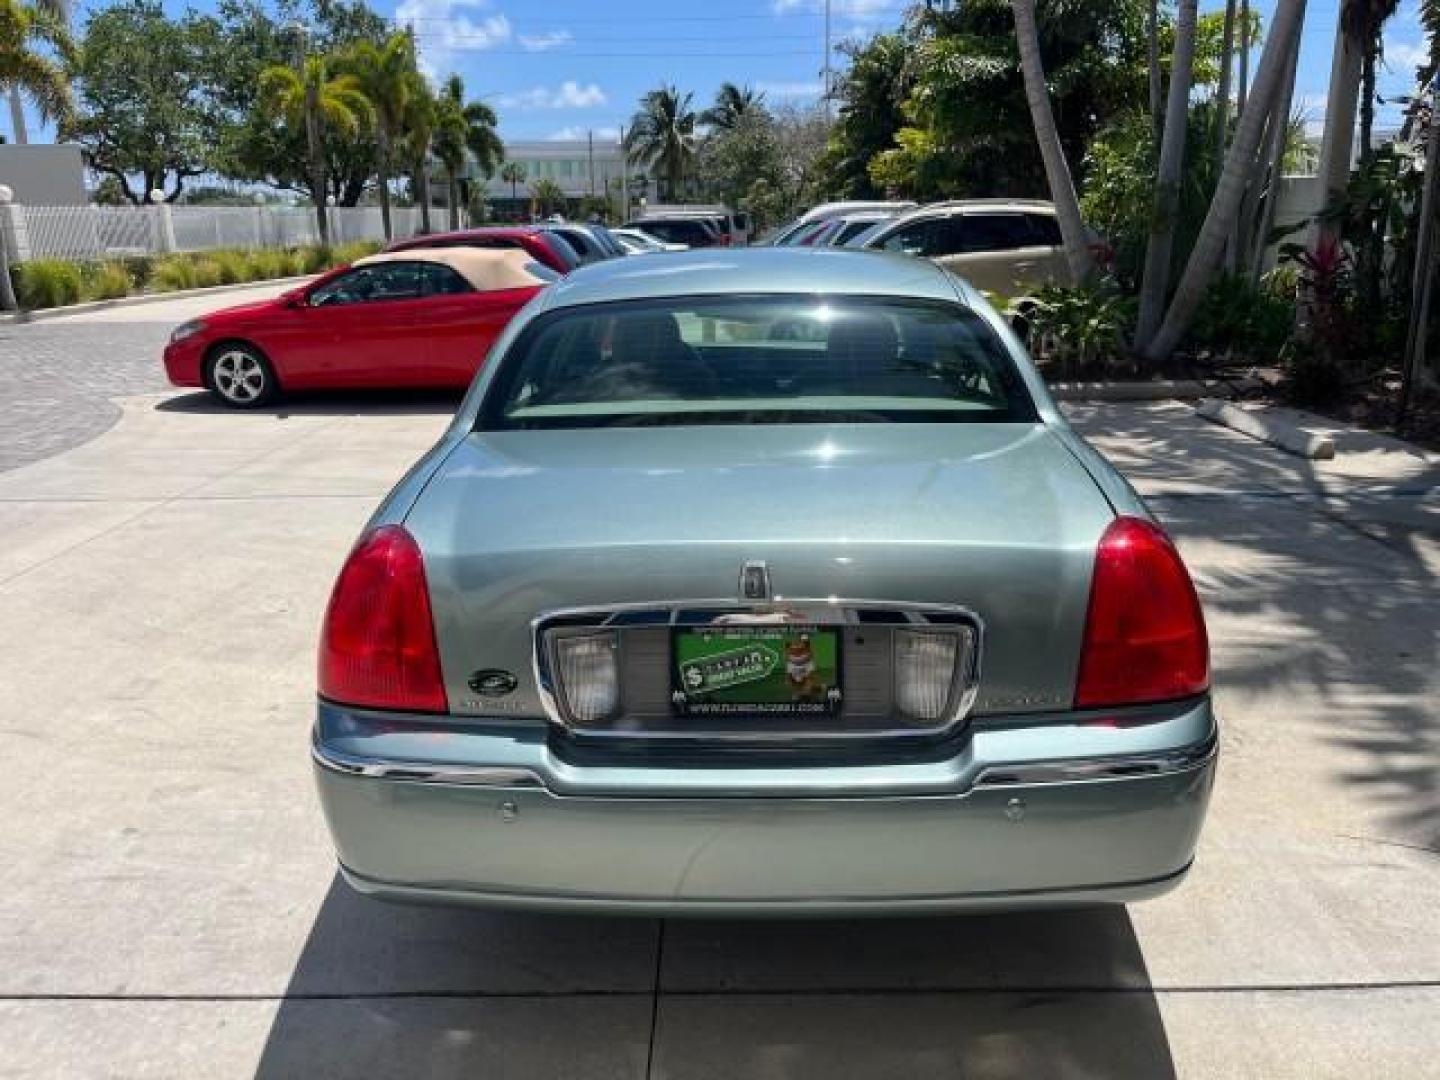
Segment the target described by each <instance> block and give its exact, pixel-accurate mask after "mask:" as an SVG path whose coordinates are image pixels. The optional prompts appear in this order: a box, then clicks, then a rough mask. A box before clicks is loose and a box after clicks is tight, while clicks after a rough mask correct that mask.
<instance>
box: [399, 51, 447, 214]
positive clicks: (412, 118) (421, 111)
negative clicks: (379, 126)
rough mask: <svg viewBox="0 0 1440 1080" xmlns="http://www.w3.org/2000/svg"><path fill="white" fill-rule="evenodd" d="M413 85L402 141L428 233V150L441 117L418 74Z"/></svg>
mask: <svg viewBox="0 0 1440 1080" xmlns="http://www.w3.org/2000/svg"><path fill="white" fill-rule="evenodd" d="M415 83H416V85H415V86H414V87H412V88H411V92H410V97H409V101H408V103H407V108H406V110H405V137H404V138H403V139H402V140H401V142H402V149H403V152H404V155H405V159H406V161H407V162H408V163H409V165H410V175H411V176H412V177H413V178H414V180H413V182H414V185H415V201H416V202H418V203H419V204H420V231H421V232H424V233H428V232H430V231H431V229H430V150H431V144H432V143H433V142H434V139H435V129H436V125H437V123H438V121H439V118H440V117H439V113H440V103H439V100H438V99H437V97H436V96H435V95H434V94H433V93H431V92H430V86H429V84H428V83H427V82H426V81H425V79H424V77H423V76H421V75H420V74H419V72H416V74H415ZM437 156H438V155H437Z"/></svg>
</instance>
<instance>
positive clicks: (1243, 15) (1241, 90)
mask: <svg viewBox="0 0 1440 1080" xmlns="http://www.w3.org/2000/svg"><path fill="white" fill-rule="evenodd" d="M1238 78H1239V85H1238V86H1237V87H1236V92H1235V115H1236V116H1239V115H1240V114H1241V113H1243V112H1244V111H1245V103H1246V101H1247V100H1248V99H1249V97H1250V0H1240V73H1239V76H1238Z"/></svg>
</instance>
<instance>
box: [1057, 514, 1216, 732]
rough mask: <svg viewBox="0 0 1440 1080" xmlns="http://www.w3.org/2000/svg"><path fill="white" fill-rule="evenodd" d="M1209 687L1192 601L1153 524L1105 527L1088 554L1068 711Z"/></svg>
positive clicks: (1175, 555)
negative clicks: (1086, 602) (1090, 566)
mask: <svg viewBox="0 0 1440 1080" xmlns="http://www.w3.org/2000/svg"><path fill="white" fill-rule="evenodd" d="M1209 685H1210V646H1209V642H1208V640H1207V638H1206V635H1205V617H1204V615H1203V614H1202V613H1201V611H1200V600H1199V598H1198V597H1197V596H1196V595H1195V586H1194V585H1193V584H1192V583H1191V581H1190V575H1189V573H1188V572H1187V571H1186V569H1185V564H1184V563H1183V562H1181V561H1180V553H1179V552H1178V551H1176V550H1175V545H1174V544H1172V543H1171V542H1170V538H1169V537H1168V536H1166V535H1165V533H1164V531H1163V530H1161V529H1160V527H1159V526H1157V525H1155V524H1153V523H1152V522H1149V521H1145V520H1143V519H1141V518H1133V517H1121V518H1117V519H1116V520H1115V521H1113V522H1111V524H1110V526H1109V528H1107V529H1106V530H1105V534H1104V536H1102V537H1101V538H1100V545H1099V547H1098V548H1097V549H1096V551H1095V571H1094V575H1093V577H1092V578H1091V582H1090V609H1089V612H1088V614H1087V615H1086V619H1085V641H1084V644H1083V646H1082V647H1081V653H1080V675H1079V678H1078V679H1077V681H1076V686H1075V706H1076V708H1081V709H1090V708H1098V707H1102V706H1111V705H1139V704H1144V703H1147V702H1155V701H1172V700H1175V699H1177V698H1183V697H1189V696H1191V695H1193V694H1199V693H1201V692H1203V691H1204V690H1205V689H1207V688H1208V687H1209Z"/></svg>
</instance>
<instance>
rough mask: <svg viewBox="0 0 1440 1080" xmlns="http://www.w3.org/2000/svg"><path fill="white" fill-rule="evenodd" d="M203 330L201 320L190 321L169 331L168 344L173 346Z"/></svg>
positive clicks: (203, 324)
mask: <svg viewBox="0 0 1440 1080" xmlns="http://www.w3.org/2000/svg"><path fill="white" fill-rule="evenodd" d="M204 329H205V323H204V321H203V320H201V319H191V320H190V321H189V322H183V323H181V324H180V325H179V326H177V327H175V329H174V330H171V331H170V344H171V345H174V344H175V343H176V342H177V341H184V340H185V339H186V338H188V337H194V336H195V335H196V334H198V333H199V332H200V331H201V330H204Z"/></svg>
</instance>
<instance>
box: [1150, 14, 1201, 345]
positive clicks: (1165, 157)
mask: <svg viewBox="0 0 1440 1080" xmlns="http://www.w3.org/2000/svg"><path fill="white" fill-rule="evenodd" d="M1198 14H1199V3H1198V0H1180V3H1179V5H1178V7H1177V8H1176V19H1175V52H1174V54H1173V55H1172V57H1171V59H1170V94H1169V97H1168V98H1167V99H1166V102H1165V134H1164V136H1163V137H1162V138H1161V140H1160V165H1159V168H1158V170H1157V171H1156V176H1155V208H1154V210H1153V211H1152V214H1151V217H1150V239H1149V241H1148V242H1147V243H1146V245H1145V271H1144V276H1143V277H1141V279H1140V317H1139V321H1138V323H1137V325H1136V328H1135V344H1136V345H1137V346H1138V347H1139V348H1140V349H1141V350H1144V348H1145V346H1146V344H1147V343H1148V342H1149V341H1150V339H1151V338H1152V337H1154V336H1155V330H1156V328H1157V327H1159V325H1160V317H1161V316H1162V315H1163V314H1164V313H1165V299H1166V294H1167V293H1168V292H1169V290H1170V261H1171V258H1172V256H1173V255H1174V252H1175V221H1176V218H1177V217H1178V215H1179V209H1180V182H1181V179H1182V174H1183V172H1184V169H1185V133H1186V132H1185V129H1186V127H1187V126H1188V125H1187V123H1186V119H1187V114H1188V112H1189V109H1190V86H1191V81H1192V78H1193V74H1194V67H1195V21H1196V19H1197V17H1198Z"/></svg>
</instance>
